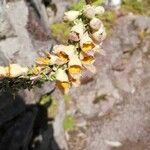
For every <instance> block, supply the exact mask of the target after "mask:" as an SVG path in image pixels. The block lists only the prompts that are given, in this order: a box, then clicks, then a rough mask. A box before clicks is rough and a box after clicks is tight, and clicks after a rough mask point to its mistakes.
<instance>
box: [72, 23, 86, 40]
mask: <svg viewBox="0 0 150 150" xmlns="http://www.w3.org/2000/svg"><path fill="white" fill-rule="evenodd" d="M84 31H85V27H84V24H83V23H82V22H79V23H77V24H75V25H74V26H73V27H72V28H71V32H75V33H77V34H78V35H79V37H81V36H82V35H83V33H84Z"/></svg>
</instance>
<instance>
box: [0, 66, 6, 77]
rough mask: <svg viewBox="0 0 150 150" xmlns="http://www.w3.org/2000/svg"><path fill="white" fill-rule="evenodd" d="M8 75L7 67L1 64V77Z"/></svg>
mask: <svg viewBox="0 0 150 150" xmlns="http://www.w3.org/2000/svg"><path fill="white" fill-rule="evenodd" d="M6 75H7V72H6V69H5V67H1V66H0V79H2V78H4V77H6Z"/></svg>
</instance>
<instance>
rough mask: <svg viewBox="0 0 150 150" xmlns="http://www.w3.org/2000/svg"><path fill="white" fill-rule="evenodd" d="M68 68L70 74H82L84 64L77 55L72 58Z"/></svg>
mask: <svg viewBox="0 0 150 150" xmlns="http://www.w3.org/2000/svg"><path fill="white" fill-rule="evenodd" d="M68 66H69V68H68V71H69V73H70V74H78V73H81V69H82V63H81V60H80V59H79V58H78V56H77V55H72V58H71V59H70V61H69V63H68Z"/></svg>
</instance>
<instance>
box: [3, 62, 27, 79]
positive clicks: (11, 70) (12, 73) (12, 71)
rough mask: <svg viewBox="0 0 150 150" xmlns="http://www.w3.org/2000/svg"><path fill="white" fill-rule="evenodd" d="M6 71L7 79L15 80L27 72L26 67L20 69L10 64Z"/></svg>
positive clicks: (16, 65) (18, 66)
mask: <svg viewBox="0 0 150 150" xmlns="http://www.w3.org/2000/svg"><path fill="white" fill-rule="evenodd" d="M6 70H7V71H8V77H10V78H15V77H18V76H21V75H25V74H27V72H28V68H27V67H21V66H20V65H18V64H10V65H9V66H8V67H7V68H6Z"/></svg>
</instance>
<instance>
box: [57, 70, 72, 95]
mask: <svg viewBox="0 0 150 150" xmlns="http://www.w3.org/2000/svg"><path fill="white" fill-rule="evenodd" d="M56 86H57V87H58V88H59V89H60V90H61V91H62V92H64V93H67V92H68V91H69V87H70V83H69V79H68V75H67V73H66V71H65V70H63V69H61V68H60V69H58V70H57V72H56Z"/></svg>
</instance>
